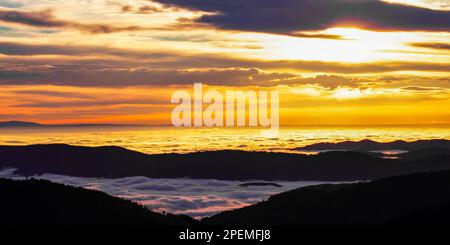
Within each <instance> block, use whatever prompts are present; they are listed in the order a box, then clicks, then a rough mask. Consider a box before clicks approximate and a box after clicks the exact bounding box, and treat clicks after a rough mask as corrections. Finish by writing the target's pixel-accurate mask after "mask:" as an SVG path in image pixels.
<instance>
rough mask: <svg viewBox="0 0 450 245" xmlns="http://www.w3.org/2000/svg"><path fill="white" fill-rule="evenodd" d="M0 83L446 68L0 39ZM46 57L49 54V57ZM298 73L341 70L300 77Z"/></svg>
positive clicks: (329, 82) (288, 78) (249, 81)
mask: <svg viewBox="0 0 450 245" xmlns="http://www.w3.org/2000/svg"><path fill="white" fill-rule="evenodd" d="M0 54H3V55H4V56H3V57H2V59H1V60H0V84H3V85H24V84H52V85H67V86H94V87H99V86H104V87H117V86H139V85H169V84H192V83H193V82H199V81H200V82H204V83H208V84H211V85H230V86H253V85H256V86H276V85H296V84H318V85H321V86H323V87H326V88H335V87H337V86H340V85H346V86H356V85H357V83H358V81H356V80H351V81H350V80H349V79H347V78H345V77H346V76H347V75H345V74H366V73H386V72H392V71H443V72H445V71H447V72H448V71H450V67H449V66H448V64H446V63H433V62H412V61H411V62H408V61H386V62H368V63H341V62H324V61H306V60H270V61H268V60H258V59H246V58H236V57H228V56H226V54H208V53H200V54H195V55H194V54H180V53H173V52H165V51H158V52H154V51H148V50H137V49H124V48H115V47H105V46H82V45H80V46H72V45H52V44H25V43H11V42H0ZM49 56H51V57H49ZM302 72H320V73H332V74H342V75H341V76H318V77H316V78H303V77H301V76H299V74H301V73H302Z"/></svg>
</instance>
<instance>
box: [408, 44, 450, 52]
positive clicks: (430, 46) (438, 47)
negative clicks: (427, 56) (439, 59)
mask: <svg viewBox="0 0 450 245" xmlns="http://www.w3.org/2000/svg"><path fill="white" fill-rule="evenodd" d="M410 46H412V47H416V48H427V49H436V50H443V51H446V50H448V51H450V43H411V44H410Z"/></svg>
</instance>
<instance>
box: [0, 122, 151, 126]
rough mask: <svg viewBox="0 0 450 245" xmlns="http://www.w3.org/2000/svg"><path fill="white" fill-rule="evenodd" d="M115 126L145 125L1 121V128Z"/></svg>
mask: <svg viewBox="0 0 450 245" xmlns="http://www.w3.org/2000/svg"><path fill="white" fill-rule="evenodd" d="M99 126H102V127H113V126H145V125H139V124H92V123H89V124H40V123H35V122H24V121H5V122H0V128H2V127H3V128H8V127H99Z"/></svg>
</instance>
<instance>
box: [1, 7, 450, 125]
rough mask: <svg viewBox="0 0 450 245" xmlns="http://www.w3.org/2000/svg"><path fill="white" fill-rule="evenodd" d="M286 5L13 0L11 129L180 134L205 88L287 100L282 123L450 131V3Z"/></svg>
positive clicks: (6, 69) (7, 94) (4, 16)
mask: <svg viewBox="0 0 450 245" xmlns="http://www.w3.org/2000/svg"><path fill="white" fill-rule="evenodd" d="M284 1H285V0H283V1H281V2H280V3H278V4H273V6H271V5H269V4H268V3H267V1H265V2H264V3H261V4H257V1H256V2H255V1H254V0H251V1H248V2H246V4H244V5H242V7H241V8H237V7H236V6H238V5H237V4H239V3H238V1H234V0H230V1H226V2H223V3H222V4H214V3H213V2H214V1H205V2H204V3H203V4H198V3H197V1H194V0H186V1H177V0H155V1H148V0H132V1H124V0H89V1H88V0H65V1H62V0H54V1H51V3H50V2H49V1H44V0H33V1H31V0H6V1H5V0H0V33H1V35H0V103H1V110H0V120H24V121H36V122H41V123H133V124H134V123H136V124H168V123H170V112H171V110H172V109H173V107H174V105H171V104H170V97H171V94H172V93H173V92H174V91H176V90H178V89H189V90H190V89H192V85H193V83H194V82H203V83H204V84H208V85H209V86H208V87H207V88H208V89H215V90H219V91H224V90H227V89H235V90H244V91H245V90H249V89H252V90H258V89H263V90H279V91H280V93H281V96H280V99H281V101H280V106H281V108H280V116H281V124H283V125H305V124H307V125H315V124H317V125H324V124H326V125H330V124H331V125H333V124H347V125H348V124H372V125H373V124H427V125H428V124H450V112H449V111H450V110H448V108H450V93H449V91H450V76H449V74H450V65H449V63H450V42H449V40H450V26H449V25H450V24H449V23H450V4H449V3H448V1H437V0H436V1H433V0H395V1H394V0H390V1H378V0H364V1H360V2H359V4H362V5H361V6H359V5H355V7H354V8H353V9H355V11H360V9H362V10H361V11H363V10H364V9H366V7H367V6H370V9H371V12H370V13H363V12H355V13H353V12H351V9H352V8H348V7H349V6H350V7H351V6H352V5H351V4H355V3H352V1H344V0H332V1H329V2H328V4H329V5H332V6H331V7H330V6H328V5H325V4H323V2H320V1H316V2H314V1H313V2H314V4H317V6H315V8H316V10H317V11H318V13H320V14H321V15H320V16H322V17H321V18H320V19H318V18H316V17H315V16H314V15H313V14H312V13H310V12H308V11H307V9H306V10H305V9H304V8H303V6H304V5H303V4H304V3H307V2H309V1H311V0H298V1H286V3H289V4H292V6H285V5H283V4H282V3H284ZM235 4H236V5H235ZM333 4H334V5H333ZM349 4H350V5H349ZM364 4H367V6H366V5H364ZM340 6H342V9H341V7H340ZM296 8H298V9H296ZM330 9H335V11H330ZM349 9H350V10H349ZM300 10H301V11H302V12H301V13H300V12H299V15H298V16H297V15H295V14H293V13H295V11H297V12H298V11H300ZM246 11H248V12H246ZM290 11H292V12H290ZM321 11H322V12H321ZM260 13H261V14H262V15H261V16H259V14H260ZM278 13H284V15H283V16H277V14H278ZM336 13H338V14H336ZM384 13H386V14H384ZM387 13H389V14H387ZM392 13H394V14H392ZM395 13H398V15H395ZM411 13H412V14H411ZM289 14H291V15H292V16H290V17H289ZM286 15H287V16H286ZM365 16H368V17H367V19H365ZM222 17H223V18H222ZM369 17H370V18H369ZM252 18H259V19H258V20H259V21H254V20H253V19H252ZM323 18H329V19H325V20H322V19H323Z"/></svg>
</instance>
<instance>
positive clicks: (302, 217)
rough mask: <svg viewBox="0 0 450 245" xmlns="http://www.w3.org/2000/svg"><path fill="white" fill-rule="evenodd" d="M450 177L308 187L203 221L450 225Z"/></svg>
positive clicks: (419, 176)
mask: <svg viewBox="0 0 450 245" xmlns="http://www.w3.org/2000/svg"><path fill="white" fill-rule="evenodd" d="M449 206H450V171H446V172H438V173H423V174H415V175H409V176H401V177H392V178H387V179H382V180H377V181H373V182H370V183H358V184H350V185H349V184H347V185H325V186H315V187H305V188H301V189H297V190H294V191H290V192H286V193H282V194H279V195H275V196H273V197H271V198H270V199H269V200H268V201H265V202H262V203H259V204H256V205H254V206H250V207H246V208H243V209H239V210H235V211H230V212H225V213H222V214H219V215H216V216H214V217H212V218H209V219H206V220H204V222H206V223H208V224H259V225H261V224H289V225H294V224H295V225H361V224H390V223H392V224H414V223H416V224H420V223H431V224H433V223H447V224H450V220H449V219H445V217H449V214H450V212H449V208H448V207H449Z"/></svg>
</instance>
